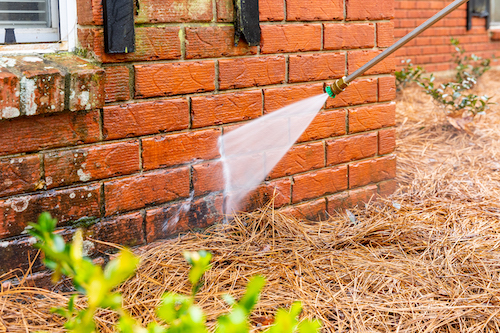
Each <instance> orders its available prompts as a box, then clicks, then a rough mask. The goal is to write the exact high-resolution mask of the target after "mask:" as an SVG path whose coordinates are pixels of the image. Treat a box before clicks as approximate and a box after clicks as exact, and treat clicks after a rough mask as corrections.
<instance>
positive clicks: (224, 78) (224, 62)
mask: <svg viewBox="0 0 500 333" xmlns="http://www.w3.org/2000/svg"><path fill="white" fill-rule="evenodd" d="M285 74H286V62H285V57H284V56H275V57H258V58H244V59H221V60H219V85H220V89H232V88H245V87H254V86H265V85H269V84H278V83H283V82H285Z"/></svg>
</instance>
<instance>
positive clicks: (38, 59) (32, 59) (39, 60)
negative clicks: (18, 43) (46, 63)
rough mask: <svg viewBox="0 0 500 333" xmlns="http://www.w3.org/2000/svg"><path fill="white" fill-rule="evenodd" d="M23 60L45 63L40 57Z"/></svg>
mask: <svg viewBox="0 0 500 333" xmlns="http://www.w3.org/2000/svg"><path fill="white" fill-rule="evenodd" d="M23 60H24V61H26V62H42V61H43V59H42V58H39V57H24V58H23Z"/></svg>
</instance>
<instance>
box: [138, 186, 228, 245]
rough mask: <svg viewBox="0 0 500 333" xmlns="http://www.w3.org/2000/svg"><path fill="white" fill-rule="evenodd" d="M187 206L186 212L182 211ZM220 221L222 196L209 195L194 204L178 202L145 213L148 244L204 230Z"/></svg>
mask: <svg viewBox="0 0 500 333" xmlns="http://www.w3.org/2000/svg"><path fill="white" fill-rule="evenodd" d="M183 205H185V206H184V207H186V206H188V207H189V210H188V211H187V212H186V211H184V209H183ZM221 219H222V195H210V196H206V197H203V198H200V199H197V200H195V201H194V202H180V203H176V204H172V205H168V206H165V207H161V208H155V209H150V210H148V211H147V212H146V240H147V242H148V243H150V242H152V241H154V240H157V239H162V238H167V237H172V236H174V235H176V234H178V233H181V232H187V231H190V230H199V229H201V228H206V227H208V226H210V225H212V224H214V223H215V222H217V221H219V220H221Z"/></svg>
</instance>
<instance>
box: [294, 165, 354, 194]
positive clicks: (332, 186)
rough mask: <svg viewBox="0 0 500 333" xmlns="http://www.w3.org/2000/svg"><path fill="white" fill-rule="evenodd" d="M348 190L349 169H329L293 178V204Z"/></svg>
mask: <svg viewBox="0 0 500 333" xmlns="http://www.w3.org/2000/svg"><path fill="white" fill-rule="evenodd" d="M345 189H347V167H346V166H341V167H338V168H328V169H324V170H320V171H315V172H308V173H305V174H302V175H298V176H294V177H293V185H292V193H293V194H292V202H293V203H296V202H300V201H304V200H308V199H313V198H317V197H320V196H323V195H328V194H332V193H335V192H339V191H343V190H345Z"/></svg>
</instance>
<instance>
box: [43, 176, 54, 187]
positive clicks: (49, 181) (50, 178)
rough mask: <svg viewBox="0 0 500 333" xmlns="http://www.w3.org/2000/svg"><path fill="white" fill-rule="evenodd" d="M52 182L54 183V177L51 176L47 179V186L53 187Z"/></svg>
mask: <svg viewBox="0 0 500 333" xmlns="http://www.w3.org/2000/svg"><path fill="white" fill-rule="evenodd" d="M52 182H53V180H52V177H50V176H47V177H45V184H47V186H49V185H52Z"/></svg>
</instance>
